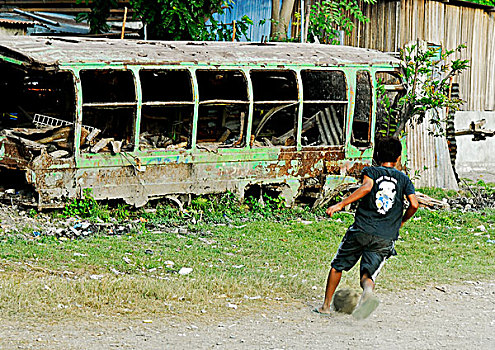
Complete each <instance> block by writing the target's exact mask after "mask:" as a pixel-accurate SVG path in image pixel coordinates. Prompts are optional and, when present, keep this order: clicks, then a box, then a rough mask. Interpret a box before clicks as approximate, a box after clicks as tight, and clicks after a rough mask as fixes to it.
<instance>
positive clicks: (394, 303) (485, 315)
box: [0, 281, 495, 350]
mask: <svg viewBox="0 0 495 350" xmlns="http://www.w3.org/2000/svg"><path fill="white" fill-rule="evenodd" d="M377 294H378V296H379V297H380V299H381V304H380V306H379V307H378V309H377V310H376V311H375V312H374V313H373V314H372V315H371V316H370V317H369V318H368V319H366V320H364V321H355V320H354V319H353V318H352V317H351V316H349V315H344V314H334V315H333V316H331V317H325V316H321V315H317V314H314V313H312V312H311V308H312V306H316V304H315V303H308V304H307V305H302V304H299V305H291V306H289V307H285V308H273V309H270V310H268V309H266V310H261V311H258V312H254V313H252V314H249V315H245V314H242V315H239V317H235V318H227V319H223V320H221V321H215V322H209V323H208V324H206V323H204V321H201V322H186V321H184V320H181V319H180V317H179V316H171V317H170V318H168V319H166V320H157V319H152V320H146V322H143V321H144V320H125V319H115V320H108V319H107V320H105V321H91V322H90V321H75V320H74V321H66V322H63V323H53V322H50V321H46V320H45V321H41V320H38V321H36V322H34V321H29V322H28V321H12V320H11V321H9V320H6V319H4V318H3V317H2V318H3V320H2V326H0V327H1V328H0V349H140V350H142V349H328V348H333V349H358V348H359V349H422V350H424V349H442V348H445V349H495V283H492V282H474V281H464V282H461V283H460V284H458V285H455V286H449V285H447V286H438V285H437V286H431V287H427V288H424V289H420V290H407V291H396V292H387V293H385V292H382V293H377ZM150 321H151V323H150Z"/></svg>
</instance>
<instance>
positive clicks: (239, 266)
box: [232, 265, 244, 269]
mask: <svg viewBox="0 0 495 350" xmlns="http://www.w3.org/2000/svg"><path fill="white" fill-rule="evenodd" d="M232 267H233V268H234V269H241V268H243V267H244V265H232Z"/></svg>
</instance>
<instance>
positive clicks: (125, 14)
mask: <svg viewBox="0 0 495 350" xmlns="http://www.w3.org/2000/svg"><path fill="white" fill-rule="evenodd" d="M126 20H127V6H126V7H125V8H124V21H123V22H122V34H120V39H124V33H125V22H126Z"/></svg>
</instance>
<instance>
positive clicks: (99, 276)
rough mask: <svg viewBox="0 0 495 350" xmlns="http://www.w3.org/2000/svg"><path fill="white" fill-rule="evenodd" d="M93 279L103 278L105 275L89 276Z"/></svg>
mask: <svg viewBox="0 0 495 350" xmlns="http://www.w3.org/2000/svg"><path fill="white" fill-rule="evenodd" d="M89 278H91V279H92V280H101V279H102V278H103V275H91V276H89Z"/></svg>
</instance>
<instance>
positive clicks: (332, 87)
mask: <svg viewBox="0 0 495 350" xmlns="http://www.w3.org/2000/svg"><path fill="white" fill-rule="evenodd" d="M301 78H302V83H303V91H304V112H303V126H302V145H303V146H341V145H343V144H344V139H345V137H344V135H345V134H344V131H345V117H346V114H347V84H346V80H345V74H344V72H342V71H328V70H303V71H301Z"/></svg>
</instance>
